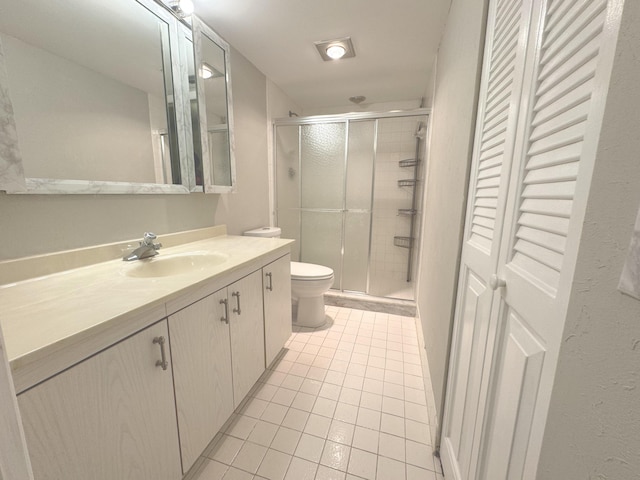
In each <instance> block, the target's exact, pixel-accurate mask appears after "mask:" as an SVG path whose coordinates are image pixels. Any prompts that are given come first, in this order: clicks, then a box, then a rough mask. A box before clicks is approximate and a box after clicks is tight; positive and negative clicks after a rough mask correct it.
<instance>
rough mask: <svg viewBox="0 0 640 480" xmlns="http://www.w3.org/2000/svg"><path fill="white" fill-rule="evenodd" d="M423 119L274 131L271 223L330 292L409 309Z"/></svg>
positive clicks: (385, 118)
mask: <svg viewBox="0 0 640 480" xmlns="http://www.w3.org/2000/svg"><path fill="white" fill-rule="evenodd" d="M427 114H428V111H427V110H425V109H420V110H414V111H411V112H392V113H386V114H345V115H336V116H315V117H306V118H305V117H299V118H287V119H282V120H276V121H275V122H274V136H275V138H274V147H275V175H274V180H275V202H276V205H275V208H276V211H275V214H276V223H277V225H278V226H279V227H280V228H282V236H283V237H286V238H294V239H296V240H297V242H296V244H295V245H294V247H293V251H292V259H293V260H297V261H301V262H307V263H317V264H320V265H326V266H328V267H331V268H332V269H333V271H334V274H335V282H334V285H333V289H335V290H338V291H341V292H348V293H362V294H368V295H372V296H376V297H387V298H397V299H405V300H414V296H415V295H414V293H415V292H414V290H415V289H414V278H415V266H416V262H417V257H418V255H417V251H416V248H417V246H418V245H419V242H418V239H417V236H418V234H419V232H420V220H421V210H420V207H421V204H422V194H423V185H424V182H423V178H424V171H425V161H424V159H425V158H426V156H425V153H426V152H425V150H426V141H425V138H426V131H427V120H428V117H427Z"/></svg>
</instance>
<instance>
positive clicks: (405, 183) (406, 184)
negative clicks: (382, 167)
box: [398, 178, 418, 187]
mask: <svg viewBox="0 0 640 480" xmlns="http://www.w3.org/2000/svg"><path fill="white" fill-rule="evenodd" d="M416 183H418V180H416V179H415V178H409V179H407V180H398V186H399V187H414V186H415V185H416Z"/></svg>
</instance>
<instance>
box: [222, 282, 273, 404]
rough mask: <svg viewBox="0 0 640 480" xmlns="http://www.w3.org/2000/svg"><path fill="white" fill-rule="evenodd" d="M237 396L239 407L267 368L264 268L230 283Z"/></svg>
mask: <svg viewBox="0 0 640 480" xmlns="http://www.w3.org/2000/svg"><path fill="white" fill-rule="evenodd" d="M228 293H229V316H230V325H229V326H230V328H231V359H232V362H231V363H232V366H233V399H234V404H235V405H234V406H236V407H237V406H238V405H239V404H240V402H242V399H244V397H245V396H246V395H247V393H249V390H250V389H251V387H252V386H253V384H254V383H255V382H256V381H257V380H258V378H260V375H262V373H263V372H264V370H265V364H264V321H263V313H262V270H258V271H257V272H253V273H252V274H251V275H248V276H246V277H244V278H243V279H241V280H238V281H237V282H236V283H233V284H231V285H229V287H228Z"/></svg>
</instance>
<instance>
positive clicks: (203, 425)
mask: <svg viewBox="0 0 640 480" xmlns="http://www.w3.org/2000/svg"><path fill="white" fill-rule="evenodd" d="M226 301H227V289H226V288H225V289H223V290H220V291H218V292H216V293H214V294H213V295H210V296H208V297H206V298H203V299H202V300H200V301H199V302H196V303H194V304H193V305H190V306H188V307H187V308H185V309H183V310H180V311H179V312H177V313H175V314H173V315H171V316H170V317H169V332H170V334H171V356H172V358H173V375H174V384H175V391H176V408H177V412H178V429H179V431H180V451H181V452H182V466H183V470H184V472H185V473H186V472H187V470H189V468H191V466H192V465H193V463H194V462H195V461H196V460H197V458H198V456H199V455H200V454H201V453H202V451H203V450H204V449H205V447H206V446H207V445H208V443H209V442H210V441H211V439H212V438H213V437H214V436H215V434H216V433H217V432H218V430H219V429H220V427H222V425H223V424H224V422H225V421H226V420H227V418H229V416H230V415H231V414H232V413H233V390H232V388H233V387H232V380H231V344H230V341H229V324H228V321H229V319H228V317H227V313H226V309H225V305H224V302H226Z"/></svg>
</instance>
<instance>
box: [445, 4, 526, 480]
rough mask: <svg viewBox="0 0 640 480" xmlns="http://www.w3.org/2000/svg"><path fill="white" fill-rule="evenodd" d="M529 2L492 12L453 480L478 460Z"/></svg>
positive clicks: (465, 288)
mask: <svg viewBox="0 0 640 480" xmlns="http://www.w3.org/2000/svg"><path fill="white" fill-rule="evenodd" d="M530 10H531V3H530V0H497V1H492V2H491V4H490V7H489V14H488V26H487V32H488V33H487V38H486V45H485V54H484V62H483V73H482V82H481V87H480V102H479V108H478V118H477V122H476V125H477V127H476V136H475V146H474V153H473V159H472V167H471V172H472V174H471V181H470V186H469V202H468V209H467V222H466V226H465V243H464V246H463V252H462V262H461V268H460V274H459V285H458V299H457V309H456V319H455V329H454V335H453V345H452V359H451V362H450V371H449V383H448V389H447V396H446V404H445V416H444V422H443V428H442V441H441V454H442V460H443V463H444V465H445V469H446V473H447V478H454V479H466V478H473V475H475V466H476V463H477V458H478V444H479V437H480V432H481V430H482V429H481V427H482V411H483V409H484V405H485V401H486V393H487V386H486V379H487V378H488V373H487V369H486V367H485V366H484V362H483V359H484V357H485V354H486V351H487V348H489V349H490V348H491V344H492V343H491V338H493V337H495V334H494V335H493V336H491V334H490V332H491V331H492V329H493V331H494V332H495V325H494V326H493V327H492V326H491V325H490V314H491V299H492V296H493V291H492V290H491V289H490V288H489V286H488V283H489V279H490V277H491V275H492V274H493V273H495V272H496V268H497V265H498V254H499V247H500V238H501V234H502V225H503V220H504V210H505V202H506V197H507V187H508V183H509V174H510V170H511V159H512V157H513V151H514V143H515V140H514V139H515V128H516V122H517V116H518V107H519V98H520V95H521V89H522V77H523V70H524V56H525V49H526V40H527V35H526V32H527V30H526V28H525V26H526V25H527V24H528V21H529V15H530Z"/></svg>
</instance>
